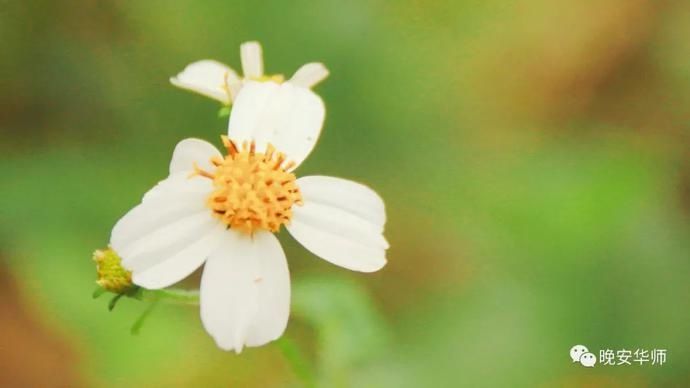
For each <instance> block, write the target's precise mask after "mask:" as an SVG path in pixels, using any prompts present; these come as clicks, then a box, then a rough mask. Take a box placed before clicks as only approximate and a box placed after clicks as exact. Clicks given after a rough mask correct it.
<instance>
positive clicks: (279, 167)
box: [111, 82, 388, 353]
mask: <svg viewBox="0 0 690 388" xmlns="http://www.w3.org/2000/svg"><path fill="white" fill-rule="evenodd" d="M244 88H245V90H244V91H243V92H242V93H241V94H240V95H239V96H238V98H237V101H236V103H235V106H234V109H233V112H232V114H231V116H230V123H229V130H228V137H223V143H224V146H225V149H226V150H227V155H225V156H223V155H221V153H220V152H218V150H217V149H216V148H215V147H214V146H213V145H211V144H210V143H208V142H205V141H202V140H198V139H186V140H183V141H181V142H180V143H179V144H178V145H177V146H176V148H175V151H174V152H173V156H172V160H171V162H170V174H169V176H168V178H166V179H165V180H163V181H161V182H160V183H158V185H156V186H155V187H154V188H153V189H151V190H150V191H149V192H147V193H146V194H145V195H144V198H143V200H142V202H141V204H139V205H138V206H136V207H135V208H134V209H132V210H131V211H129V212H128V213H127V214H126V215H125V216H124V217H122V219H120V220H119V221H118V223H117V224H116V225H115V227H114V229H113V231H112V235H111V245H112V247H113V248H114V249H115V251H117V252H118V254H119V255H120V256H121V257H122V259H123V261H122V264H123V266H124V267H125V268H127V269H129V270H131V271H132V280H133V282H134V283H135V284H137V285H140V286H142V287H145V288H149V289H158V288H163V287H168V286H170V285H172V284H174V283H176V282H178V281H180V280H181V279H183V278H185V277H187V276H188V275H189V274H191V273H192V272H193V271H194V270H196V269H197V268H199V267H200V266H202V265H204V263H205V266H204V270H203V275H202V278H201V287H200V303H201V320H202V322H203V325H204V327H205V329H206V330H207V331H208V333H209V334H210V335H211V336H212V337H213V338H214V339H215V341H216V344H217V345H218V346H219V347H220V348H222V349H225V350H233V349H234V350H235V351H236V352H238V353H239V352H240V351H241V350H242V348H243V347H244V346H260V345H263V344H265V343H267V342H270V341H272V340H275V339H277V338H279V337H280V336H281V335H282V333H283V331H284V330H285V327H286V325H287V321H288V315H289V310H290V278H289V272H288V266H287V262H286V259H285V254H284V253H283V250H282V248H281V246H280V243H279V242H278V239H277V238H276V236H275V235H274V233H275V232H277V231H278V230H279V229H280V227H281V226H283V225H284V226H285V227H286V229H287V230H288V231H289V232H290V234H292V236H293V237H294V238H295V239H296V240H297V241H298V242H300V243H301V244H302V245H303V246H304V247H305V248H307V249H308V250H309V251H310V252H312V253H313V254H315V255H317V256H319V257H321V258H323V259H325V260H327V261H329V262H331V263H333V264H336V265H338V266H341V267H344V268H347V269H350V270H354V271H362V272H373V271H377V270H379V269H380V268H382V267H383V266H384V265H385V264H386V257H385V253H386V250H387V249H388V243H387V242H386V239H385V238H384V236H383V227H384V224H385V221H386V214H385V210H384V204H383V200H382V199H381V198H380V197H379V196H378V195H377V194H376V193H375V192H374V191H373V190H371V189H370V188H368V187H367V186H364V185H362V184H359V183H355V182H352V181H349V180H345V179H339V178H332V177H327V176H307V177H302V178H299V179H297V177H296V176H295V175H294V173H293V172H292V171H293V170H294V169H295V168H296V167H297V166H298V165H299V163H301V162H302V161H303V160H304V159H305V158H306V156H307V155H308V154H309V152H310V151H311V149H312V148H313V145H314V143H315V142H316V139H317V138H318V135H319V132H320V130H321V123H322V122H323V104H322V103H321V100H320V99H319V98H318V97H317V96H312V95H310V94H304V93H303V92H300V91H299V90H298V89H299V88H298V87H295V86H294V85H290V84H287V83H284V84H280V85H279V84H272V83H261V82H248V83H247V84H246V85H245V86H244ZM295 101H297V103H298V104H301V106H302V107H303V108H304V109H301V110H298V111H293V110H291V109H290V107H291V106H292V105H291V104H293V103H295Z"/></svg>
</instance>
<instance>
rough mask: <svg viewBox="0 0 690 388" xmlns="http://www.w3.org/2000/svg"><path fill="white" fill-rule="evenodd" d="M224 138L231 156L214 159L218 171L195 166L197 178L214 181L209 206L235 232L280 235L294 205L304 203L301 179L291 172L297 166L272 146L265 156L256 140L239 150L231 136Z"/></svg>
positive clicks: (288, 220) (245, 143)
mask: <svg viewBox="0 0 690 388" xmlns="http://www.w3.org/2000/svg"><path fill="white" fill-rule="evenodd" d="M221 138H222V140H223V145H224V146H225V148H226V149H227V153H228V154H227V155H226V156H225V157H224V158H221V157H218V156H216V157H214V158H212V159H211V163H212V165H213V166H214V167H215V170H214V171H205V170H203V169H201V168H199V167H198V166H194V173H193V175H195V176H201V177H205V178H209V179H211V180H213V188H214V189H213V192H212V193H211V194H210V195H209V197H208V199H207V201H206V205H207V206H208V207H209V209H211V211H212V214H213V215H214V216H215V217H218V218H220V219H221V220H222V221H223V222H224V223H225V224H227V225H228V227H230V228H231V229H236V230H240V231H243V232H245V233H248V234H251V233H253V232H254V231H256V230H262V229H263V230H268V231H271V232H277V231H278V230H280V226H281V225H284V224H287V223H288V222H290V219H291V218H292V206H293V205H301V204H302V195H301V193H300V191H299V188H298V187H297V184H296V179H297V178H296V177H295V175H294V174H293V173H291V172H288V170H289V169H291V168H292V167H294V165H295V163H294V162H287V163H285V161H286V157H285V155H284V154H283V153H281V152H278V151H276V149H275V147H273V146H272V145H271V144H269V145H267V146H266V150H265V151H264V152H263V153H262V152H257V148H256V143H255V142H253V141H252V142H249V143H247V142H244V143H243V144H242V147H241V148H239V147H238V146H237V144H236V143H235V142H233V141H232V140H230V139H229V138H228V137H227V136H222V137H221Z"/></svg>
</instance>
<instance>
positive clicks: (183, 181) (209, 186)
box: [142, 171, 213, 203]
mask: <svg viewBox="0 0 690 388" xmlns="http://www.w3.org/2000/svg"><path fill="white" fill-rule="evenodd" d="M190 174H191V173H190V172H187V171H185V172H178V173H175V174H172V175H170V176H168V178H167V179H164V180H162V181H160V182H158V183H157V184H156V185H155V186H153V187H152V188H151V189H150V190H149V191H147V192H146V194H144V198H143V199H142V203H143V202H146V201H149V200H151V199H154V198H160V197H167V196H177V195H186V194H188V195H196V196H197V197H203V198H205V196H207V195H208V194H209V193H211V191H212V190H213V182H212V181H211V180H210V179H208V178H206V177H202V176H190ZM202 202H203V201H202Z"/></svg>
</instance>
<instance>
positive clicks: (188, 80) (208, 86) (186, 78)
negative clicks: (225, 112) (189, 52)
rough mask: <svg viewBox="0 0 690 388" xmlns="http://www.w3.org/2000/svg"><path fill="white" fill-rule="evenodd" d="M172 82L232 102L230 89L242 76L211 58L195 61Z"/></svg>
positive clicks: (223, 101) (171, 80) (216, 98)
mask: <svg viewBox="0 0 690 388" xmlns="http://www.w3.org/2000/svg"><path fill="white" fill-rule="evenodd" d="M170 82H171V83H172V84H173V85H175V86H177V87H180V88H183V89H188V90H191V91H193V92H197V93H199V94H202V95H204V96H207V97H211V98H213V99H215V100H218V101H220V102H222V103H223V104H226V105H228V104H230V103H231V102H232V101H231V98H234V96H231V95H229V94H228V89H229V88H230V86H231V85H232V86H233V87H236V85H238V84H240V83H241V81H240V78H239V77H238V76H237V73H235V71H234V70H232V69H231V68H229V67H228V66H226V65H224V64H222V63H220V62H217V61H214V60H210V59H205V60H202V61H197V62H194V63H192V64H190V65H188V66H187V67H185V68H184V70H182V72H181V73H179V74H178V75H177V76H175V77H172V78H170Z"/></svg>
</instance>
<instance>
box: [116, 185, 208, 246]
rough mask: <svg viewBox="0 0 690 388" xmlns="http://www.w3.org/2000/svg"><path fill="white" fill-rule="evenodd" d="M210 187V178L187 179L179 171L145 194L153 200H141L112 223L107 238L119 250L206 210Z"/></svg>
mask: <svg viewBox="0 0 690 388" xmlns="http://www.w3.org/2000/svg"><path fill="white" fill-rule="evenodd" d="M184 175H186V174H184ZM211 190H212V186H211V181H210V180H209V179H205V178H199V177H194V178H190V179H188V178H187V177H186V176H181V175H179V174H178V175H174V176H171V177H169V178H168V179H165V180H163V181H161V182H160V183H159V184H158V185H157V186H156V187H154V188H153V189H151V191H149V193H150V194H149V193H147V196H154V197H155V200H153V199H152V200H150V201H149V200H145V201H143V202H142V203H141V204H139V205H138V206H136V207H134V208H133V209H132V210H130V211H129V212H128V213H127V214H125V215H124V216H123V217H122V218H121V219H120V220H119V221H118V222H117V223H116V224H115V227H114V228H113V231H112V233H111V237H110V242H111V244H112V245H113V248H115V250H116V251H118V252H119V251H120V250H121V249H123V248H124V247H125V246H127V245H129V244H130V243H132V242H133V241H135V240H136V239H138V238H139V237H141V236H142V235H144V234H146V233H149V232H150V231H151V230H153V229H155V228H158V227H160V226H161V225H167V224H170V223H172V222H174V221H177V220H179V219H182V218H184V217H188V216H191V215H193V214H196V213H200V212H203V211H208V208H207V207H206V204H205V202H206V196H208V194H209V193H210V192H211ZM154 192H155V195H154ZM145 197H146V196H145ZM209 213H210V212H209Z"/></svg>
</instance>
